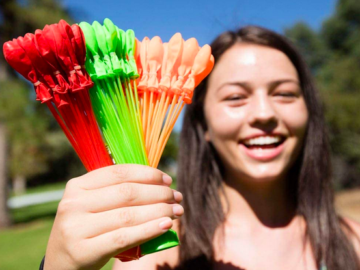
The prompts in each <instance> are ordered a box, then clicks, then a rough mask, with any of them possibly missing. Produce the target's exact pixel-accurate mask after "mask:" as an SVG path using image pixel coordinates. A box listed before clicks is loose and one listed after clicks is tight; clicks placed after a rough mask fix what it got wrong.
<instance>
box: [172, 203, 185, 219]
mask: <svg viewBox="0 0 360 270" xmlns="http://www.w3.org/2000/svg"><path fill="white" fill-rule="evenodd" d="M173 213H174V215H175V216H178V217H179V216H181V215H182V214H184V208H183V207H182V206H181V205H179V204H175V205H174V206H173Z"/></svg>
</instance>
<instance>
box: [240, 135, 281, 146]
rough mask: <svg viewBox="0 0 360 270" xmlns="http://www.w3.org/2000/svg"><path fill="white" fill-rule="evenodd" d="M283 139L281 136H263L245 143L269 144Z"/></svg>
mask: <svg viewBox="0 0 360 270" xmlns="http://www.w3.org/2000/svg"><path fill="white" fill-rule="evenodd" d="M280 141H281V137H280V136H261V137H256V138H252V139H248V140H245V141H244V144H245V145H269V144H274V143H278V142H280Z"/></svg>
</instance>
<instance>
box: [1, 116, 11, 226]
mask: <svg viewBox="0 0 360 270" xmlns="http://www.w3.org/2000/svg"><path fill="white" fill-rule="evenodd" d="M6 169H7V143H6V129H5V125H4V124H2V123H1V122H0V228H5V227H8V226H10V224H11V219H10V214H9V209H8V207H7V199H8V191H9V190H8V185H7V184H8V182H7V170H6Z"/></svg>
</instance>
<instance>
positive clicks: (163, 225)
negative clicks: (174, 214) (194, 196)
mask: <svg viewBox="0 0 360 270" xmlns="http://www.w3.org/2000/svg"><path fill="white" fill-rule="evenodd" d="M159 227H160V229H162V230H164V231H167V230H169V229H170V228H171V227H172V220H171V219H170V218H166V219H165V220H163V221H161V222H160V223H159Z"/></svg>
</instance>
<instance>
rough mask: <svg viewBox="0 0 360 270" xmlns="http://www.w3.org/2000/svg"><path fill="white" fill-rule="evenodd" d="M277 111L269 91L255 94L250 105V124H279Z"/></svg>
mask: <svg viewBox="0 0 360 270" xmlns="http://www.w3.org/2000/svg"><path fill="white" fill-rule="evenodd" d="M277 120H278V119H277V116H276V112H275V110H274V108H273V104H272V102H271V99H270V97H269V96H268V94H267V93H257V94H254V95H253V98H252V101H251V106H249V118H248V121H249V124H250V125H251V126H259V125H261V126H262V127H263V126H269V127H273V126H276V124H277Z"/></svg>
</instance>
